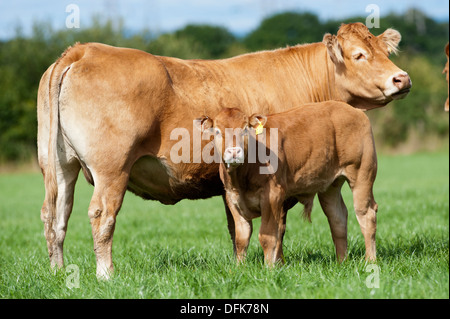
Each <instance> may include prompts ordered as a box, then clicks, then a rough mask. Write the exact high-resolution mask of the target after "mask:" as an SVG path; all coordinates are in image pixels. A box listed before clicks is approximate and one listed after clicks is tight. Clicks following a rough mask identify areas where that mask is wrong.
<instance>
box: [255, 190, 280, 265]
mask: <svg viewBox="0 0 450 319" xmlns="http://www.w3.org/2000/svg"><path fill="white" fill-rule="evenodd" d="M263 196H264V197H263V200H262V203H261V228H260V230H259V242H260V243H261V246H262V249H263V251H264V260H265V262H266V263H267V265H269V266H273V265H274V264H275V263H277V262H280V263H284V255H283V237H284V233H285V231H286V211H285V210H284V209H283V202H284V197H283V196H284V191H283V190H282V189H281V187H280V186H274V187H270V188H269V187H268V189H267V191H266V192H265V194H264V195H263Z"/></svg>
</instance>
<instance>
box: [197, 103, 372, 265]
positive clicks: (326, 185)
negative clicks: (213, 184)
mask: <svg viewBox="0 0 450 319" xmlns="http://www.w3.org/2000/svg"><path fill="white" fill-rule="evenodd" d="M200 121H201V122H202V123H203V125H202V127H203V128H204V129H208V128H210V127H212V128H213V129H215V130H217V133H216V140H215V142H216V144H217V149H218V151H219V152H220V154H221V158H222V159H223V161H222V163H221V166H220V177H221V179H222V182H223V184H224V187H225V192H226V202H227V204H228V207H229V208H230V210H231V213H232V215H233V218H234V221H235V226H236V236H235V238H236V251H235V252H236V255H237V258H238V260H243V259H244V257H245V254H246V251H247V247H248V244H249V240H250V236H251V234H252V228H253V227H252V219H254V218H256V217H259V216H261V228H260V231H259V240H260V242H261V246H262V247H263V250H264V256H265V260H266V262H267V263H268V264H274V263H276V262H280V261H281V262H282V261H284V257H283V251H282V247H283V236H284V232H285V229H286V213H287V209H289V207H290V205H291V203H292V202H295V201H299V202H301V203H302V204H304V205H305V211H304V215H305V217H307V218H308V219H309V220H310V214H311V209H312V203H313V200H314V197H315V195H316V194H318V197H319V201H320V204H321V206H322V208H323V210H324V212H325V214H326V216H327V218H328V222H329V224H330V228H331V233H332V237H333V241H334V244H335V248H336V254H337V257H338V259H339V260H340V261H342V260H343V259H344V258H345V257H346V254H347V208H346V207H345V203H344V201H343V199H342V196H341V192H340V191H341V187H342V185H343V183H344V182H345V181H347V182H348V184H349V186H350V189H351V190H352V192H353V200H354V208H355V213H356V216H357V219H358V221H359V224H360V226H361V230H362V233H363V234H364V238H365V244H366V258H367V259H369V260H375V256H376V253H375V231H376V212H377V204H376V202H375V200H374V197H373V191H372V189H373V183H374V181H375V177H376V172H377V158H376V152H375V144H374V140H373V136H372V130H371V126H370V122H369V119H368V118H367V116H366V115H365V114H364V113H363V112H361V111H360V110H357V109H354V108H352V107H351V106H350V105H348V104H345V103H342V102H335V101H328V102H322V103H317V104H305V105H303V106H301V107H298V108H294V109H291V110H288V111H285V112H282V113H277V114H273V115H268V116H263V115H258V114H254V115H252V116H250V118H248V117H247V116H246V115H245V114H244V113H242V111H241V110H239V109H238V108H229V109H224V110H223V111H222V112H220V113H219V114H218V115H217V116H216V117H215V118H214V119H211V118H202V119H201V120H200ZM259 125H263V126H264V128H265V130H263V131H261V132H260V134H258V133H257V134H258V135H254V134H252V135H249V134H248V133H247V134H245V133H246V131H248V128H256V127H258V126H259ZM227 128H231V129H233V130H234V129H237V131H235V133H236V136H235V138H234V139H233V138H230V136H225V137H224V133H223V132H225V131H226V129H227ZM239 130H240V131H239ZM273 134H276V137H275V138H273V139H272V136H271V135H273ZM255 138H256V139H257V141H258V142H257V148H258V151H257V152H258V153H259V152H260V150H259V149H260V148H262V149H263V150H264V152H265V153H269V152H272V153H273V154H276V160H277V162H278V163H277V165H273V163H267V162H261V161H260V160H258V161H256V162H253V163H252V162H251V161H250V160H249V155H248V154H249V144H250V143H251V141H252V139H253V141H254V139H255ZM268 165H272V166H273V167H275V169H274V172H273V173H272V174H262V173H261V171H262V170H261V167H265V166H268Z"/></svg>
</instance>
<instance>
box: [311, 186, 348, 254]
mask: <svg viewBox="0 0 450 319" xmlns="http://www.w3.org/2000/svg"><path fill="white" fill-rule="evenodd" d="M344 182H345V180H344V179H343V178H340V179H337V180H336V181H334V182H333V184H331V185H330V187H329V188H328V189H327V190H326V191H325V192H323V193H319V194H318V197H319V202H320V206H321V207H322V210H323V211H324V213H325V215H326V216H327V219H328V223H329V225H330V230H331V237H332V238H333V242H334V246H335V248H336V257H337V259H338V260H339V262H342V261H343V260H344V259H345V257H346V256H347V216H348V212H347V207H346V206H345V203H344V200H343V199H342V195H341V188H342V185H343V183H344Z"/></svg>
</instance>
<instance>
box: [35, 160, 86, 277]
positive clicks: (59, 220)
mask: <svg viewBox="0 0 450 319" xmlns="http://www.w3.org/2000/svg"><path fill="white" fill-rule="evenodd" d="M42 171H43V173H44V174H45V169H43V170H42ZM79 171H80V164H79V162H78V160H76V159H75V158H72V159H71V160H68V161H64V159H62V158H61V159H60V161H59V162H57V164H56V175H57V184H58V185H57V187H58V196H57V199H56V210H55V214H54V216H50V213H49V209H48V206H47V202H46V201H44V204H43V205H42V209H41V220H42V221H43V222H44V232H45V238H46V240H47V248H48V254H49V257H50V264H51V266H52V268H54V267H55V266H58V268H61V267H63V266H64V259H63V245H64V239H65V237H66V231H67V223H68V221H69V217H70V214H71V213H72V207H73V196H74V190H75V183H76V181H77V178H78V174H79Z"/></svg>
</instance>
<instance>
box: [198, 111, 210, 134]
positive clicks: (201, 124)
mask: <svg viewBox="0 0 450 319" xmlns="http://www.w3.org/2000/svg"><path fill="white" fill-rule="evenodd" d="M194 127H195V128H196V129H198V130H200V131H202V132H204V131H207V130H210V129H211V128H212V127H213V120H212V119H211V118H210V117H207V116H206V115H203V116H202V117H199V118H196V119H195V120H194Z"/></svg>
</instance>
